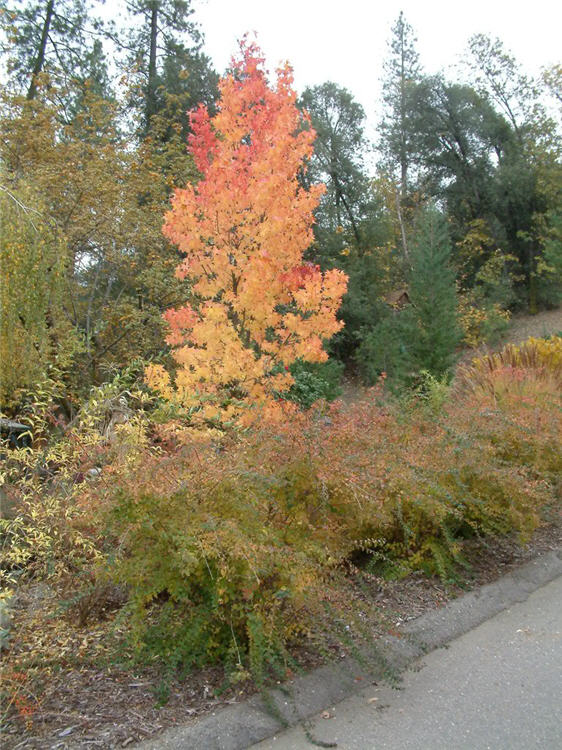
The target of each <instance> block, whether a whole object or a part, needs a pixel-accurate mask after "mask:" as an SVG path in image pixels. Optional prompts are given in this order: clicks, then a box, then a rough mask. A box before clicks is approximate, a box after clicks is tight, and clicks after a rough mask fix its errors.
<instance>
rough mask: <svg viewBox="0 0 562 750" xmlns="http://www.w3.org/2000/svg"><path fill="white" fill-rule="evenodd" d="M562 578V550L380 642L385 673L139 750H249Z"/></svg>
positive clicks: (172, 734)
mask: <svg viewBox="0 0 562 750" xmlns="http://www.w3.org/2000/svg"><path fill="white" fill-rule="evenodd" d="M560 575H562V548H560V549H557V550H555V551H552V552H549V553H546V554H544V555H541V556H540V557H537V558H535V559H534V560H531V561H530V562H528V563H526V564H524V565H522V566H521V567H519V568H516V569H515V570H513V571H511V572H510V573H509V574H507V575H505V576H503V577H502V578H500V579H499V580H497V581H494V582H493V583H490V584H486V585H484V586H481V587H479V588H478V589H475V590H474V591H471V592H469V593H467V594H464V595H463V596H461V597H459V598H458V599H454V600H452V601H450V602H448V603H447V604H446V605H445V606H443V607H441V608H439V609H437V610H432V611H431V612H427V613H425V614H424V615H421V616H420V617H418V618H416V619H415V620H411V621H409V622H407V623H406V624H405V625H404V626H402V627H400V628H399V629H398V630H399V635H398V636H388V637H386V638H384V639H381V640H380V641H378V642H377V649H376V654H375V657H376V658H377V659H378V661H379V666H378V667H376V666H374V665H373V659H372V658H368V661H369V662H370V664H369V667H368V668H365V667H363V666H361V664H359V663H358V662H357V661H356V660H355V659H342V660H341V661H340V662H338V663H335V664H330V665H327V666H323V667H320V668H318V669H315V670H313V671H312V672H310V673H309V674H306V675H304V676H302V677H297V678H296V679H295V680H293V681H292V682H291V683H289V684H288V685H286V686H283V687H282V688H279V689H275V690H272V691H271V692H270V694H269V700H268V701H267V705H266V702H264V699H263V698H262V697H261V696H259V695H256V696H253V697H252V698H250V699H249V700H247V701H244V702H243V703H238V704H235V705H232V706H228V707H227V708H222V709H219V710H217V711H216V712H214V713H212V714H210V715H207V716H204V717H202V718H201V719H199V720H197V721H195V722H194V723H190V724H186V725H183V726H179V727H173V728H171V729H167V730H165V731H164V732H163V733H162V734H160V735H158V736H156V737H153V738H152V739H149V740H146V741H144V742H142V743H140V744H138V745H135V747H136V748H138V750H168V749H172V748H173V750H246V748H249V747H250V746H251V745H253V744H255V743H257V742H261V741H262V740H265V739H268V738H269V737H272V736H273V735H275V734H277V733H279V732H280V731H282V730H283V729H284V728H285V727H286V726H293V725H295V724H297V723H298V722H299V721H303V720H306V719H308V718H310V717H311V716H313V715H315V714H317V713H319V712H321V711H324V710H326V709H330V708H332V706H334V705H335V704H336V703H339V702H340V701H342V700H345V699H346V698H349V697H350V696H351V695H353V694H354V693H356V692H358V691H359V690H361V688H363V687H365V685H366V684H367V681H368V680H370V681H374V680H377V679H382V678H383V674H384V673H385V672H387V673H388V672H389V671H390V673H391V674H398V673H399V672H400V671H401V670H403V669H405V668H406V667H407V666H408V664H410V663H411V662H412V661H413V660H415V659H416V658H418V657H420V656H421V655H423V654H424V653H428V652H429V651H432V650H433V649H436V648H439V647H441V646H444V645H446V644H447V643H449V642H450V641H452V640H454V639H455V638H458V637H459V636H460V635H462V634H463V633H466V632H468V631H469V630H472V629H473V628H475V627H476V626H478V625H480V624H481V623H482V622H484V621H485V620H488V619H490V618H491V617H494V615H496V614H498V613H499V612H501V611H502V610H505V609H507V608H508V607H510V606H512V605H513V604H516V603H517V602H524V601H525V600H526V599H527V598H528V597H529V595H530V594H532V593H533V591H536V590H537V589H538V588H540V587H541V586H544V585H546V584H547V583H549V582H550V581H553V580H554V579H555V578H557V577H558V576H560Z"/></svg>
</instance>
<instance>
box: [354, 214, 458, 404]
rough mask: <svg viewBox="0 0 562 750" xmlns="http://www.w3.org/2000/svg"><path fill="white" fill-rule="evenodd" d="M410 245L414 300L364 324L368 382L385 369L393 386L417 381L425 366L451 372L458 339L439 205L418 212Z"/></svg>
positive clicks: (362, 350)
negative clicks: (373, 323) (369, 325)
mask: <svg viewBox="0 0 562 750" xmlns="http://www.w3.org/2000/svg"><path fill="white" fill-rule="evenodd" d="M411 251H412V259H411V260H412V268H411V272H410V284H409V297H410V303H411V304H409V305H407V306H406V307H405V308H404V309H402V310H391V309H390V307H389V306H387V310H386V314H385V315H384V317H383V318H382V320H380V321H379V322H378V323H377V324H376V325H375V326H374V327H372V328H368V329H364V331H363V336H362V342H361V346H360V347H359V350H358V352H357V356H356V359H357V362H358V364H359V367H360V369H361V371H362V373H363V375H364V376H365V378H366V379H367V381H368V382H370V383H375V382H376V381H377V379H378V378H379V376H380V374H381V373H382V372H384V373H386V375H387V376H388V380H389V384H390V386H391V388H392V389H394V390H396V389H398V390H399V389H401V388H402V387H404V386H412V385H417V384H419V380H420V377H421V374H422V373H423V372H427V373H429V374H430V375H432V376H434V377H437V378H440V377H442V376H443V375H447V374H448V373H449V372H450V370H451V367H452V365H453V363H454V359H455V349H456V347H457V345H458V343H459V341H460V330H459V326H458V321H457V298H456V286H455V273H454V271H453V269H452V268H451V266H450V265H449V260H450V252H451V251H450V242H449V237H448V232H447V227H446V225H445V222H444V219H443V217H442V216H441V214H440V213H439V212H438V211H437V210H436V209H434V208H427V209H425V210H424V211H423V212H422V213H421V214H420V216H419V220H418V226H417V231H416V235H415V237H414V239H413V242H412V247H411Z"/></svg>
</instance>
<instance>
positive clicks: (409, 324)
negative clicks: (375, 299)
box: [356, 307, 416, 391]
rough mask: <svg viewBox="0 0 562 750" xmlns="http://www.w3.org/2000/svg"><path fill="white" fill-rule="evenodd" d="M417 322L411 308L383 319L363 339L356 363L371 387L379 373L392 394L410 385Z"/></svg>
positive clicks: (389, 314)
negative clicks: (383, 377) (385, 378)
mask: <svg viewBox="0 0 562 750" xmlns="http://www.w3.org/2000/svg"><path fill="white" fill-rule="evenodd" d="M415 331H416V319H415V315H414V311H413V310H412V308H411V307H408V308H406V309H405V310H401V311H397V312H395V313H390V312H389V311H387V312H386V316H385V317H384V318H383V319H382V320H381V321H380V322H379V323H377V325H375V326H374V327H373V328H371V329H370V330H367V331H366V332H365V333H364V335H363V338H362V341H361V345H360V346H359V348H358V350H357V354H356V361H357V364H358V366H359V369H360V371H361V374H362V376H363V377H364V379H365V380H366V381H367V383H369V384H370V385H374V384H375V383H376V382H377V381H378V379H379V378H380V376H381V374H382V373H385V374H386V376H387V382H388V384H389V386H390V388H391V390H393V391H396V390H401V389H402V388H403V387H405V386H407V385H409V384H410V383H411V380H412V376H413V374H414V370H413V368H414V357H413V351H412V348H413V340H414V337H415Z"/></svg>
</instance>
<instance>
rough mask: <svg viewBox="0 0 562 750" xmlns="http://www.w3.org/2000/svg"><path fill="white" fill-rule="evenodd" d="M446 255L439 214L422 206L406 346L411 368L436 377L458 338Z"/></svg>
mask: <svg viewBox="0 0 562 750" xmlns="http://www.w3.org/2000/svg"><path fill="white" fill-rule="evenodd" d="M450 255H451V246H450V240H449V235H448V231H447V226H446V224H445V221H444V219H443V217H442V216H441V214H440V213H439V211H438V210H437V209H435V208H433V207H429V208H426V209H425V210H424V211H423V212H422V213H421V215H420V217H419V222H418V227H417V232H416V235H415V237H414V241H413V243H412V275H411V281H410V300H411V303H412V305H413V308H414V317H415V330H414V331H413V332H412V340H411V342H410V345H409V348H410V351H411V353H412V358H413V361H414V365H415V369H416V370H417V371H418V372H420V371H422V370H427V371H428V372H430V373H431V374H432V375H434V376H436V377H441V376H443V375H446V374H447V373H448V372H449V371H450V369H451V367H452V366H453V364H454V359H455V349H456V347H457V344H458V343H459V341H460V330H459V326H458V320H457V293H456V283H455V272H454V270H453V268H452V267H451V265H450V263H449V260H450Z"/></svg>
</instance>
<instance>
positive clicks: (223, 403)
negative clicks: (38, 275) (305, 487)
mask: <svg viewBox="0 0 562 750" xmlns="http://www.w3.org/2000/svg"><path fill="white" fill-rule="evenodd" d="M241 50H242V56H241V59H240V60H238V61H233V63H232V72H231V73H230V74H229V75H227V76H226V77H225V78H223V79H222V80H221V81H220V84H219V90H220V100H219V104H218V112H217V114H216V115H215V116H213V117H211V115H210V114H209V112H208V111H207V109H206V108H205V107H204V106H200V107H199V108H198V109H196V110H195V111H194V112H192V114H191V125H192V129H193V133H192V135H191V136H190V138H189V149H190V152H191V154H192V155H193V157H194V159H195V163H196V166H197V168H198V169H199V171H200V173H201V179H200V181H199V182H198V183H197V184H196V185H188V186H187V187H186V188H185V189H180V190H176V192H175V195H174V198H173V202H172V209H171V211H169V212H168V214H167V215H166V220H165V224H164V234H165V235H166V236H167V237H168V238H169V239H170V240H172V241H173V242H174V243H175V244H177V246H178V247H179V249H180V251H181V252H182V253H183V254H184V255H185V260H184V261H183V262H182V263H181V264H180V265H179V266H178V268H177V271H176V274H177V276H179V277H180V278H181V279H187V280H189V281H190V282H191V284H192V293H193V294H192V301H191V304H187V305H185V306H183V307H181V308H179V309H172V310H169V311H168V312H167V313H166V314H165V318H166V320H167V322H168V324H169V335H168V338H167V341H168V343H169V344H171V345H172V347H173V350H174V351H173V354H174V358H175V360H176V362H177V364H178V370H177V373H176V376H175V384H174V385H172V384H171V380H170V378H169V375H168V373H167V372H165V371H164V370H163V368H161V367H152V368H150V369H149V371H148V374H147V376H148V381H149V383H150V384H151V385H152V386H153V387H155V388H157V389H158V390H160V391H161V392H162V394H163V395H164V396H166V397H168V398H173V399H177V400H178V401H179V402H180V403H181V404H182V405H183V406H184V407H187V408H190V407H196V408H197V409H198V414H199V416H200V417H202V418H203V419H204V420H210V419H217V418H220V419H221V421H223V422H224V421H228V420H237V421H239V422H241V423H242V424H245V423H246V424H247V423H250V422H252V421H253V420H254V418H255V416H256V415H257V414H261V415H263V414H264V413H265V414H267V415H269V416H274V415H275V414H276V413H278V412H279V406H280V403H282V402H283V393H285V392H286V391H287V390H288V389H289V388H290V386H291V385H292V383H293V378H292V376H291V374H290V372H289V366H290V365H291V363H293V362H295V360H297V359H303V360H306V361H310V362H322V361H324V360H326V359H327V354H326V352H325V351H324V348H323V339H328V338H330V337H331V336H333V335H334V334H335V333H336V332H337V331H338V330H339V329H340V328H341V326H342V323H341V322H340V321H338V320H337V318H336V312H337V310H338V308H339V305H340V302H341V298H342V295H343V293H344V292H345V289H346V284H347V277H346V276H345V274H344V273H343V272H341V271H339V270H332V271H328V272H326V273H322V272H321V271H320V269H319V267H318V266H316V265H313V264H311V263H306V262H304V261H303V253H304V252H305V250H306V249H307V248H308V247H309V246H310V245H311V243H312V241H313V235H312V225H313V211H314V209H315V207H316V206H317V204H318V201H319V198H320V195H321V194H322V192H323V190H324V186H323V185H314V186H312V187H311V188H310V189H308V190H305V189H303V187H302V186H301V183H300V182H299V179H298V178H299V173H300V172H301V171H304V170H305V168H306V166H305V164H306V160H307V159H308V158H309V157H310V156H311V154H312V144H313V140H314V131H313V130H312V129H311V128H310V127H309V126H308V122H307V119H306V118H305V117H304V116H303V115H302V113H301V112H299V110H298V109H297V107H296V95H295V92H294V90H293V88H292V73H291V69H290V68H289V67H288V66H287V65H286V66H285V67H283V68H281V69H279V70H278V71H277V81H276V84H275V85H274V86H270V85H269V83H268V80H267V76H266V71H264V69H263V59H262V58H261V57H260V54H259V50H258V49H257V47H256V46H255V45H252V44H245V43H243V44H242V46H241ZM250 407H251V408H250ZM257 407H262V408H261V409H258V408H257Z"/></svg>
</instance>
